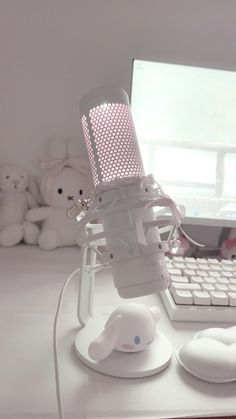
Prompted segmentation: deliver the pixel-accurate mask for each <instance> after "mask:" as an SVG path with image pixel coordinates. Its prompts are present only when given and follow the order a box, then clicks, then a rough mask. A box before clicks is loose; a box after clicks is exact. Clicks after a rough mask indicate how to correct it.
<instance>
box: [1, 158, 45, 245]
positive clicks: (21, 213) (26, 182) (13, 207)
mask: <svg viewBox="0 0 236 419" xmlns="http://www.w3.org/2000/svg"><path fill="white" fill-rule="evenodd" d="M39 202H40V198H39V191H38V189H37V186H36V183H35V182H34V180H33V178H32V176H30V175H29V173H28V172H27V171H26V169H24V168H22V167H17V166H10V165H5V166H2V167H1V168H0V245H1V246H5V247H10V246H15V245H16V244H18V243H19V242H21V241H22V240H24V242H25V243H27V244H36V243H37V241H38V235H39V228H38V227H37V226H36V225H34V224H32V223H31V222H29V221H26V212H27V210H28V209H29V208H33V207H37V206H38V205H39Z"/></svg>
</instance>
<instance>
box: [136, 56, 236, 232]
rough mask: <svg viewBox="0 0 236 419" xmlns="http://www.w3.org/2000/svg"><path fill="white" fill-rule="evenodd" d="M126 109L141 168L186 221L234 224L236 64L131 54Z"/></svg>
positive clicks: (235, 185)
mask: <svg viewBox="0 0 236 419" xmlns="http://www.w3.org/2000/svg"><path fill="white" fill-rule="evenodd" d="M131 108H132V113H133V117H134V123H135V127H136V131H137V136H138V139H139V144H140V149H141V153H142V156H143V161H144V166H145V170H146V173H147V174H149V173H152V174H153V175H154V177H155V179H156V180H157V181H158V183H160V184H161V185H162V186H163V189H164V191H165V192H166V193H168V194H170V196H171V197H172V198H174V199H175V201H176V202H177V203H178V204H183V205H184V206H185V208H186V219H185V223H191V224H201V225H215V226H228V227H233V226H234V227H236V71H229V70H222V69H221V70H219V69H211V68H200V67H192V66H188V65H179V64H170V63H161V62H153V61H146V60H134V61H133V67H132V86H131Z"/></svg>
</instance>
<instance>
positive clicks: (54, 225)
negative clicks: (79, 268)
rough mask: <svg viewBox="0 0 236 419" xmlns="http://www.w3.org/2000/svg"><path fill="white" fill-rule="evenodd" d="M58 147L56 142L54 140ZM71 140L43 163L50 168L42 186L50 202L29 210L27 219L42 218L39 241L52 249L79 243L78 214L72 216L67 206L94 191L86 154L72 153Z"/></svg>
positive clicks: (43, 192) (44, 194)
mask: <svg viewBox="0 0 236 419" xmlns="http://www.w3.org/2000/svg"><path fill="white" fill-rule="evenodd" d="M53 146H54V148H55V144H53ZM70 150H71V148H70V147H69V143H66V144H65V149H63V147H61V154H62V155H61V157H60V158H59V154H60V153H54V156H51V158H50V159H48V160H45V161H44V162H43V164H42V166H43V167H44V168H46V171H45V173H44V174H43V176H42V179H41V184H40V190H41V194H42V196H43V199H44V201H45V204H46V206H44V207H41V208H34V209H32V210H30V211H28V213H27V220H28V221H31V222H41V231H40V235H39V238H38V244H39V246H40V248H41V249H44V250H52V249H55V248H57V247H61V246H73V245H79V234H81V233H79V227H78V222H77V220H76V218H74V219H70V218H68V216H67V210H68V209H69V208H70V207H72V205H73V203H74V201H75V200H76V199H78V198H83V197H86V196H87V195H88V193H89V191H90V186H89V185H90V182H89V178H90V173H89V169H88V163H87V161H86V159H85V158H82V157H80V156H79V155H78V154H77V155H76V156H72V155H71V154H70ZM56 154H57V155H56Z"/></svg>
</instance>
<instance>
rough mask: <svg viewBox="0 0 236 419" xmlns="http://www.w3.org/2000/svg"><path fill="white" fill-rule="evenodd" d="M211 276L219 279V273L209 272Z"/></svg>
mask: <svg viewBox="0 0 236 419" xmlns="http://www.w3.org/2000/svg"><path fill="white" fill-rule="evenodd" d="M210 273H211V276H214V277H215V278H220V273H219V272H216V271H210Z"/></svg>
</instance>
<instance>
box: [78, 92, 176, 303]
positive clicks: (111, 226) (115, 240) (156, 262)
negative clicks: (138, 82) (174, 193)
mask: <svg viewBox="0 0 236 419" xmlns="http://www.w3.org/2000/svg"><path fill="white" fill-rule="evenodd" d="M80 111H81V118H82V127H83V132H84V137H85V143H86V146H87V150H88V155H89V159H90V164H91V169H92V174H93V181H94V186H95V194H96V193H97V194H100V195H99V201H100V202H101V204H102V209H103V211H104V212H103V214H106V215H102V216H101V219H102V223H103V229H104V232H105V233H109V237H108V238H107V239H106V243H107V247H108V251H109V254H110V257H111V260H110V263H111V270H112V274H113V278H114V282H115V286H116V288H117V290H118V293H119V295H120V296H121V297H123V298H132V297H138V296H142V295H146V294H150V293H152V292H155V291H162V290H163V289H166V288H167V286H168V278H169V275H168V272H167V268H166V263H165V256H164V251H163V247H162V245H161V240H160V235H159V232H158V228H155V229H152V230H151V231H148V232H146V231H145V228H144V223H145V222H149V221H153V220H154V219H155V217H154V212H153V209H152V208H145V207H144V206H145V205H144V204H143V206H142V204H141V205H139V204H140V202H142V198H140V197H143V196H144V195H145V194H146V195H147V198H148V197H150V196H151V193H152V188H153V189H154V186H152V185H150V182H149V183H148V182H147V178H146V177H145V173H144V168H143V163H142V158H141V154H140V150H139V146H138V141H137V137H136V133H135V128H134V123H133V119H132V115H131V111H130V106H129V99H128V95H127V93H126V92H125V91H124V90H122V89H117V88H100V89H94V90H92V91H91V92H89V93H88V94H87V95H85V96H84V97H83V98H82V100H81V102H80ZM145 182H146V183H145ZM109 191H110V192H109ZM103 192H104V194H103ZM105 194H106V195H105ZM112 196H113V201H109V199H110V197H112ZM114 202H115V204H114ZM112 205H113V207H112V210H111V206H112ZM109 211H110V212H109ZM122 228H123V230H122ZM112 231H114V232H115V233H114V235H111V234H110V233H111V232H112ZM155 245H157V246H156V247H155Z"/></svg>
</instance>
